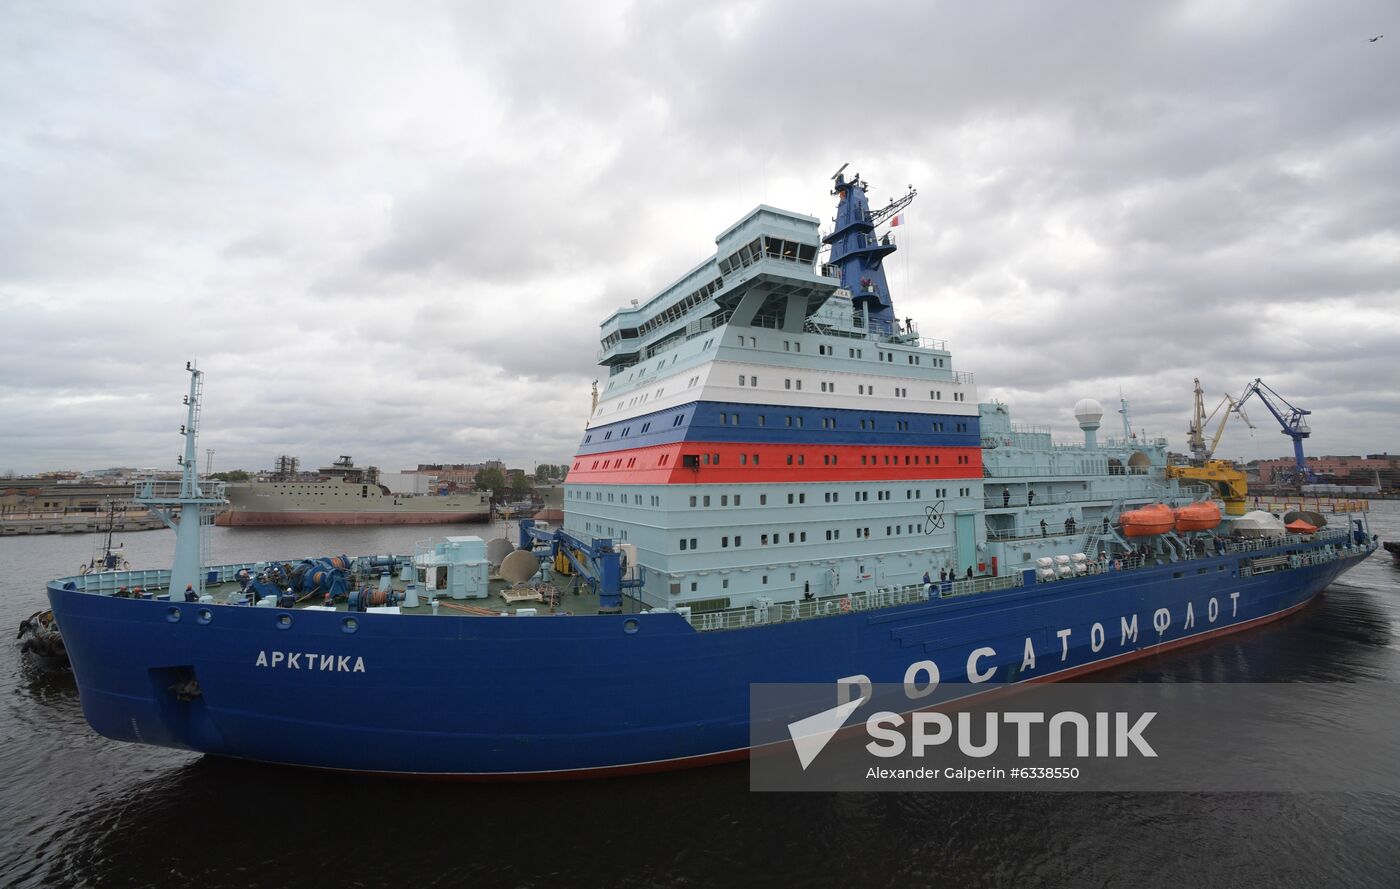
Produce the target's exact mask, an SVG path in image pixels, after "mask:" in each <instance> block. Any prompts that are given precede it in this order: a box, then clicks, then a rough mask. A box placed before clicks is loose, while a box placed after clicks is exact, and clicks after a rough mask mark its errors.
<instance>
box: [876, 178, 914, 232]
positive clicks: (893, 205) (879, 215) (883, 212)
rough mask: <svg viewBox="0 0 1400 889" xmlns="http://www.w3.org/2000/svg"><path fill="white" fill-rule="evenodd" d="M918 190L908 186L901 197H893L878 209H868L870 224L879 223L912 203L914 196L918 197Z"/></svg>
mask: <svg viewBox="0 0 1400 889" xmlns="http://www.w3.org/2000/svg"><path fill="white" fill-rule="evenodd" d="M918 195H919V191H918V189H916V188H915V187H914V186H912V185H911V186H909V191H908V193H906V194H905V195H904V196H903V197H898V198H895V199H894V200H892V201H890V202H889V203H888V204H886V205H885V206H883V207H881V208H880V209H878V210H871V211H870V224H871V225H879V224H880V223H882V222H884V221H885V220H886V219H889V218H890V217H892V216H894V215H895V214H896V213H898V212H899V211H900V210H903V209H904V208H905V207H907V206H909V205H910V204H912V203H914V198H916V197H918Z"/></svg>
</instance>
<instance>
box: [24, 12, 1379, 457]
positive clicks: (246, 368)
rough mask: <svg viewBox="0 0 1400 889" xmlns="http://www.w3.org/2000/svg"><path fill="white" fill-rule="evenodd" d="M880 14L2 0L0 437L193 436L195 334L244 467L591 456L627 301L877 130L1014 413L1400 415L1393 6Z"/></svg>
mask: <svg viewBox="0 0 1400 889" xmlns="http://www.w3.org/2000/svg"><path fill="white" fill-rule="evenodd" d="M857 8H858V4H852V3H831V4H827V3H816V2H811V0H807V2H760V3H744V2H736V3H706V2H694V0H690V2H635V3H605V2H589V3H552V4H550V3H534V2H519V3H499V2H492V3H480V4H478V3H468V2H454V3H383V4H369V3H353V4H346V3H324V4H322V3H313V2H303V0H298V2H295V3H286V2H268V3H259V2H238V3H228V4H218V3H198V4H192V3H174V2H172V3H168V4H157V3H120V4H111V3H95V2H94V3H90V4H84V3H63V2H49V0H37V2H33V3H23V2H18V3H17V2H9V3H6V4H4V10H3V12H0V122H3V123H0V319H2V320H3V325H4V330H3V333H4V339H3V342H4V344H5V347H4V349H3V350H0V471H3V470H6V469H13V470H16V471H20V472H25V471H33V470H42V469H53V468H91V467H101V466H111V465H135V466H167V465H171V464H173V461H174V456H175V454H176V453H177V452H178V451H179V450H180V448H181V447H182V441H181V439H180V438H179V437H178V435H177V434H176V433H177V428H178V426H179V425H180V424H181V423H182V422H184V417H183V408H182V407H181V405H180V399H181V396H182V395H183V393H184V387H185V385H186V376H185V374H184V373H183V372H182V368H183V366H184V362H185V361H186V360H187V359H197V360H198V362H199V365H200V366H201V367H202V368H204V369H205V370H206V371H207V377H206V379H207V392H206V394H207V402H206V405H207V406H206V410H205V413H204V423H205V425H204V437H203V441H202V442H201V444H202V446H205V447H212V448H215V449H216V456H215V467H216V469H229V468H234V467H244V468H261V467H269V466H270V465H271V464H272V461H273V459H274V457H275V456H276V455H277V454H280V453H290V454H295V455H299V456H300V457H301V458H302V461H303V465H321V464H324V462H325V461H327V460H330V459H332V458H334V457H335V456H336V455H338V454H342V453H346V454H352V455H353V456H354V457H355V458H356V460H357V462H361V463H375V464H378V465H380V466H383V467H385V468H389V469H393V468H400V467H403V466H411V465H414V464H416V463H418V462H420V461H452V462H458V461H468V462H474V461H478V460H483V459H488V458H502V459H505V460H507V461H508V462H511V463H512V464H533V463H535V462H539V461H546V462H563V461H565V460H566V459H567V458H568V457H569V456H570V455H571V454H572V452H573V447H574V445H575V444H577V442H578V439H579V436H580V432H581V430H582V427H583V423H584V420H585V418H586V416H587V413H588V405H589V383H590V381H591V380H592V379H594V378H595V377H596V376H598V371H597V370H596V369H595V368H594V365H593V363H594V361H595V358H596V352H597V330H598V328H597V325H598V323H599V322H600V321H601V320H602V319H603V317H605V316H606V315H607V313H608V312H610V311H611V310H612V309H613V308H615V307H617V306H619V305H623V304H626V302H627V301H628V300H629V299H633V298H638V299H645V298H647V297H648V296H650V295H651V294H652V293H654V292H655V291H656V290H658V289H660V288H661V287H662V286H664V285H665V284H667V283H669V282H670V281H671V280H672V279H674V278H675V277H676V276H678V275H679V274H680V273H681V272H683V271H685V270H686V269H688V268H689V267H690V266H691V265H693V264H694V263H695V262H697V261H699V260H701V259H703V258H704V257H706V256H707V255H709V254H711V253H713V250H714V240H713V239H714V236H715V235H716V234H718V233H719V232H720V231H721V230H722V229H724V228H725V227H726V226H728V225H729V224H730V223H731V222H733V221H734V220H736V219H737V218H738V217H739V216H741V215H742V214H744V213H745V212H747V211H748V210H749V209H750V208H752V207H753V206H754V205H755V204H757V203H760V202H766V203H770V204H775V205H778V206H782V207H787V208H790V209H793V210H798V211H803V212H807V213H810V214H812V215H815V216H818V217H821V218H823V219H827V218H829V217H830V215H831V205H830V201H831V198H830V196H829V195H828V193H827V191H828V188H829V180H828V177H829V176H830V175H831V173H832V172H833V171H834V170H835V169H836V168H837V167H838V166H840V165H841V164H842V163H844V162H847V161H849V162H851V164H852V169H854V170H857V171H859V172H860V173H861V174H862V175H863V176H864V177H865V178H866V179H867V180H868V181H869V182H870V183H871V186H872V192H871V199H872V202H873V203H874V202H878V203H883V202H884V201H886V200H888V199H889V198H890V197H893V196H895V195H897V194H899V193H902V192H903V190H904V188H905V186H906V185H907V184H911V183H912V184H914V185H915V186H916V187H917V188H918V189H919V197H918V200H917V201H916V203H915V204H914V206H913V207H912V208H911V210H910V212H909V220H910V225H909V227H908V229H906V230H905V233H904V235H903V236H902V239H901V245H902V250H901V252H900V253H899V254H897V255H896V256H895V257H894V258H893V259H892V260H891V265H892V268H891V272H892V273H891V284H892V286H893V287H894V288H895V296H896V310H897V311H898V312H899V314H900V315H910V316H913V317H914V318H916V319H918V320H919V322H920V325H921V330H922V332H923V333H924V335H926V336H933V337H937V338H942V339H946V340H948V342H949V345H950V347H951V348H952V349H953V351H954V361H955V364H956V365H957V366H958V367H959V368H961V369H963V370H971V371H974V372H975V373H976V374H977V382H978V384H979V387H980V394H981V397H982V399H983V400H989V399H991V398H998V399H1001V400H1004V401H1007V402H1010V403H1011V404H1012V406H1013V412H1014V416H1015V417H1016V418H1017V419H1018V420H1020V421H1023V422H1037V423H1050V424H1053V425H1054V426H1056V427H1057V430H1058V431H1059V432H1060V433H1061V434H1062V435H1063V437H1065V438H1070V437H1072V436H1073V435H1075V434H1076V429H1075V426H1074V422H1073V419H1072V417H1071V416H1070V410H1069V408H1070V406H1071V405H1072V404H1073V403H1074V401H1075V400H1076V399H1078V398H1080V397H1083V396H1093V397H1097V398H1099V399H1100V400H1101V401H1104V402H1105V403H1106V404H1110V403H1111V402H1116V399H1117V397H1118V394H1119V392H1120V390H1121V392H1122V393H1123V394H1124V395H1126V396H1127V397H1128V398H1129V399H1130V401H1131V404H1132V409H1133V418H1134V422H1133V425H1134V427H1139V428H1145V429H1146V430H1147V431H1148V432H1149V433H1150V434H1166V435H1168V436H1169V437H1170V439H1171V440H1172V443H1173V445H1174V446H1175V447H1177V448H1182V447H1183V446H1184V441H1183V439H1184V432H1185V427H1186V422H1187V417H1188V412H1189V406H1190V393H1191V380H1192V377H1194V376H1199V377H1200V378H1201V379H1202V382H1203V384H1204V385H1205V387H1206V391H1207V392H1208V393H1209V397H1210V398H1211V399H1212V400H1213V401H1214V400H1218V399H1219V396H1220V395H1221V394H1222V393H1224V392H1226V391H1230V392H1234V393H1236V394H1237V393H1238V392H1239V391H1240V390H1241V389H1242V388H1243V387H1244V385H1245V384H1246V383H1247V382H1248V381H1249V380H1251V379H1253V378H1254V377H1262V378H1263V379H1264V380H1265V382H1267V383H1269V384H1270V385H1272V386H1273V387H1274V388H1275V389H1277V390H1278V391H1279V392H1280V393H1282V394H1283V395H1284V396H1285V397H1287V398H1288V399H1290V400H1291V401H1293V402H1294V403H1295V404H1297V405H1299V406H1301V407H1304V408H1310V409H1311V410H1312V411H1313V417H1312V421H1313V429H1314V434H1313V438H1312V440H1311V442H1310V443H1309V450H1310V452H1311V453H1316V454H1323V453H1366V452H1377V451H1382V450H1389V451H1397V450H1400V438H1398V437H1397V435H1396V430H1397V422H1396V417H1397V416H1400V370H1398V369H1397V360H1398V356H1397V352H1400V349H1397V344H1398V343H1400V15H1397V11H1396V10H1397V7H1395V5H1394V4H1393V3H1385V2H1379V0H1377V2H1371V3H1355V2H1344V0H1343V2H1331V3H1325V4H1324V3H1317V2H1298V3H1288V2H1267V3H1233V2H1228V0H1206V2H1194V3H1177V4H1168V3H1131V4H1130V3H1107V2H1103V3H1092V4H1088V3H1068V2H1056V3H1044V2H1027V3H997V4H969V3H953V2H947V3H908V4H900V3H893V2H891V3H884V4H878V5H876V6H875V7H873V8H874V9H878V13H872V14H871V15H869V16H864V17H863V16H860V15H858V14H857V12H856V10H857ZM1387 31H1389V32H1392V33H1389V34H1388V36H1386V37H1385V38H1383V39H1381V40H1379V41H1375V42H1370V41H1369V39H1368V38H1371V37H1374V36H1376V35H1378V34H1386V33H1387ZM1113 416H1114V415H1112V414H1110V419H1111V418H1112V417H1113ZM1250 417H1251V419H1253V420H1254V422H1255V423H1256V424H1257V425H1258V427H1259V429H1258V431H1256V432H1254V433H1252V434H1251V433H1250V432H1249V430H1248V429H1246V428H1245V427H1243V426H1239V427H1238V428H1235V429H1233V430H1232V431H1230V432H1227V433H1226V439H1225V444H1224V445H1222V448H1221V451H1222V454H1228V455H1229V456H1234V457H1239V458H1253V457H1267V456H1282V455H1284V454H1285V453H1287V451H1288V440H1287V439H1286V438H1284V437H1283V436H1282V435H1280V434H1279V433H1278V431H1277V427H1276V426H1275V425H1274V424H1273V422H1272V421H1271V420H1270V418H1269V417H1268V415H1267V414H1266V412H1265V411H1264V410H1263V408H1262V407H1260V406H1258V405H1256V406H1255V408H1254V410H1252V411H1251V412H1250ZM1106 425H1107V421H1106Z"/></svg>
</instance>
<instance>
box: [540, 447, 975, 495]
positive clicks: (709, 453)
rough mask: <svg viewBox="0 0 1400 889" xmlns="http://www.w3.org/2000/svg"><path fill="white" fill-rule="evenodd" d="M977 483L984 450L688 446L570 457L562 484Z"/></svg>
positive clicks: (636, 449) (634, 449)
mask: <svg viewBox="0 0 1400 889" xmlns="http://www.w3.org/2000/svg"><path fill="white" fill-rule="evenodd" d="M687 454H694V455H696V456H697V457H699V458H700V465H699V466H698V467H694V468H691V467H687V466H685V465H684V462H685V461H684V459H683V458H684V457H685V455H687ZM789 459H791V462H788V461H789ZM862 460H864V461H865V462H864V463H862V462H861V461H862ZM960 461H961V462H960ZM981 477H982V449H981V448H949V447H937V448H919V447H871V446H862V445H828V444H735V443H734V442H700V441H688V442H677V443H675V444H668V445H658V446H656V447H650V448H632V449H629V450H625V451H612V452H609V453H606V454H589V455H586V456H580V457H575V458H574V462H573V465H572V467H571V468H570V470H569V477H568V479H567V480H566V482H565V483H566V484H570V485H596V484H612V485H667V484H676V485H701V484H731V485H732V484H759V483H763V482H774V483H788V484H792V483H802V482H864V481H900V480H920V479H931V480H936V479H972V478H979V479H980V478H981Z"/></svg>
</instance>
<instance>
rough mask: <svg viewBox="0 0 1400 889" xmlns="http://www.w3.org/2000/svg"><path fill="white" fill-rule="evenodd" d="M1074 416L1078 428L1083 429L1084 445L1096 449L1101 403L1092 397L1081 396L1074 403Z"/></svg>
mask: <svg viewBox="0 0 1400 889" xmlns="http://www.w3.org/2000/svg"><path fill="white" fill-rule="evenodd" d="M1074 418H1075V419H1076V420H1078V421H1079V428H1080V429H1083V430H1084V447H1086V448H1088V449H1089V450H1091V451H1093V450H1097V449H1098V446H1099V442H1098V431H1099V421H1100V420H1102V419H1103V405H1101V404H1099V403H1098V402H1097V401H1095V400H1094V399H1092V398H1081V399H1079V401H1078V402H1076V403H1075V405H1074Z"/></svg>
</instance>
